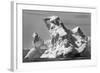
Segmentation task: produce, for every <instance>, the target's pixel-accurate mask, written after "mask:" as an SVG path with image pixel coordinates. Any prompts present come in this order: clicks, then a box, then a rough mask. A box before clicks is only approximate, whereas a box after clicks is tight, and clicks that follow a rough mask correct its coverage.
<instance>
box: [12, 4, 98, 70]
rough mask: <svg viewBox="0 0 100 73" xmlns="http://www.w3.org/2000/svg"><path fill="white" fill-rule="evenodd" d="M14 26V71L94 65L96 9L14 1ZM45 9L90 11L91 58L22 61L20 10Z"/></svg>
mask: <svg viewBox="0 0 100 73" xmlns="http://www.w3.org/2000/svg"><path fill="white" fill-rule="evenodd" d="M13 4H14V5H13V6H14V12H13V13H14V20H13V21H14V23H13V24H14V26H13V37H14V39H13V42H14V45H13V46H14V47H13V48H14V50H13V55H14V56H13V57H12V58H13V60H12V62H13V65H12V66H13V68H12V69H13V70H14V71H26V70H28V71H31V70H33V71H34V70H36V69H55V68H66V67H80V66H90V65H92V66H93V65H96V63H97V62H96V59H97V57H96V48H95V46H96V45H95V43H96V41H95V39H94V38H95V36H96V35H93V33H95V32H96V28H95V26H96V25H97V24H96V9H95V8H89V7H88V8H86V7H72V6H54V5H53V6H52V5H36V4H30V3H18V2H14V3H13ZM23 9H27V10H46V11H63V12H86V13H87V12H89V13H91V29H92V30H91V32H92V33H91V36H92V37H91V39H92V41H91V44H92V45H91V47H92V48H91V55H92V57H91V60H74V61H72V60H70V61H57V62H38V63H36V62H33V63H22V10H23Z"/></svg>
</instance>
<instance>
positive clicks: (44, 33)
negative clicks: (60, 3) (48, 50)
mask: <svg viewBox="0 0 100 73" xmlns="http://www.w3.org/2000/svg"><path fill="white" fill-rule="evenodd" d="M52 15H57V16H59V17H60V19H61V20H62V21H63V23H64V24H65V26H66V27H67V28H70V29H72V28H74V27H75V26H76V25H75V24H77V25H78V26H80V28H81V29H82V31H83V32H84V33H85V34H86V35H87V36H90V35H91V34H90V33H91V32H90V31H91V14H90V13H75V12H53V11H36V10H23V23H22V24H23V45H24V46H23V48H31V47H32V40H33V39H32V33H33V32H37V33H38V34H39V35H40V37H41V38H43V39H44V40H47V39H49V33H48V30H47V28H46V26H45V25H46V24H45V23H44V21H43V18H44V17H48V16H52Z"/></svg>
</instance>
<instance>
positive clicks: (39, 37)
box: [22, 9, 91, 63]
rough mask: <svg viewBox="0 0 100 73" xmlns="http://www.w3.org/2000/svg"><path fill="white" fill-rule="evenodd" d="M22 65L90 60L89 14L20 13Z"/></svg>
mask: <svg viewBox="0 0 100 73" xmlns="http://www.w3.org/2000/svg"><path fill="white" fill-rule="evenodd" d="M22 38H23V39H22V61H23V63H30V62H48V61H49V62H50V61H72V60H73V61H74V60H87V59H91V13H89V12H71V11H68V12H67V11H66V12H63V11H46V10H27V9H23V10H22Z"/></svg>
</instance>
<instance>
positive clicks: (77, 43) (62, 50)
mask: <svg viewBox="0 0 100 73" xmlns="http://www.w3.org/2000/svg"><path fill="white" fill-rule="evenodd" d="M44 21H45V23H46V26H47V28H48V31H49V34H50V37H51V38H50V39H49V40H46V41H41V39H40V38H39V37H38V36H37V34H34V35H33V36H34V37H33V38H34V40H36V39H38V40H37V41H35V42H33V43H34V48H35V50H38V49H40V50H42V51H40V52H41V55H40V58H57V57H59V56H61V55H62V57H67V55H68V54H69V53H73V55H75V54H77V53H81V52H83V51H84V50H85V48H86V45H87V37H86V36H85V35H84V33H83V32H82V30H81V29H80V27H79V26H77V27H75V28H73V29H72V30H71V29H68V28H66V27H65V26H64V24H63V23H62V21H61V20H60V18H59V17H58V16H50V17H46V18H45V19H44ZM39 42H40V43H39ZM31 50H32V49H31ZM31 50H30V51H31ZM73 50H74V51H73ZM32 51H33V50H32ZM32 53H35V52H32ZM30 54H31V52H29V53H28V54H27V55H26V56H27V57H28V56H29V55H30Z"/></svg>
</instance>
